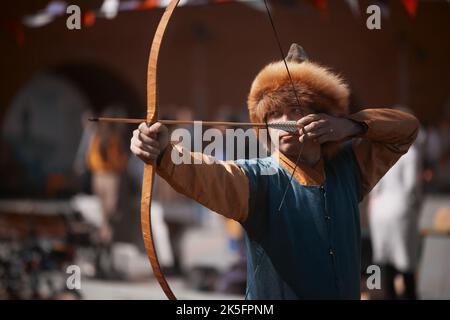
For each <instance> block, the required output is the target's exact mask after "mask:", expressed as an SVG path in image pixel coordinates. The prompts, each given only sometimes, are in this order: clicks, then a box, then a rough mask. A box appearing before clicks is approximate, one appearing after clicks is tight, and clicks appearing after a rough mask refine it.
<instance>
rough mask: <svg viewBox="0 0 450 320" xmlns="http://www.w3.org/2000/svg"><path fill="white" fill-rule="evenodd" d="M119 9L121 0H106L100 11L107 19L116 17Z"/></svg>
mask: <svg viewBox="0 0 450 320" xmlns="http://www.w3.org/2000/svg"><path fill="white" fill-rule="evenodd" d="M118 11H119V0H104V1H103V4H102V6H101V7H100V13H101V14H102V15H103V16H104V17H105V18H106V19H114V18H115V17H116V16H117V12H118Z"/></svg>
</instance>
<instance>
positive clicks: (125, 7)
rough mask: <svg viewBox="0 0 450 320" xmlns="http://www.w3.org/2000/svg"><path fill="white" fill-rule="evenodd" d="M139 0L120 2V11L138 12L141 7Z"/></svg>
mask: <svg viewBox="0 0 450 320" xmlns="http://www.w3.org/2000/svg"><path fill="white" fill-rule="evenodd" d="M140 3H141V2H140V1H139V0H128V1H120V3H119V11H131V10H136V9H137V8H138V7H139V5H140Z"/></svg>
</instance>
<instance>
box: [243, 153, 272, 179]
mask: <svg viewBox="0 0 450 320" xmlns="http://www.w3.org/2000/svg"><path fill="white" fill-rule="evenodd" d="M235 163H236V164H237V165H238V166H239V167H241V168H242V169H243V170H244V171H245V172H246V173H247V175H249V174H251V175H257V176H259V175H267V171H268V170H271V172H272V171H274V170H276V169H277V168H278V165H277V162H276V161H275V160H274V159H273V157H271V156H269V157H264V158H252V159H239V160H236V161H235Z"/></svg>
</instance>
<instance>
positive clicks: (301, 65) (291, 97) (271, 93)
mask: <svg viewBox="0 0 450 320" xmlns="http://www.w3.org/2000/svg"><path fill="white" fill-rule="evenodd" d="M286 62H287V65H288V68H289V72H290V74H291V77H292V82H293V83H294V87H295V90H296V92H297V95H298V100H299V102H300V106H305V107H309V108H311V109H313V110H314V111H316V112H318V113H319V112H323V113H328V114H331V115H335V116H343V115H346V114H348V101H349V89H348V86H347V84H346V83H345V82H344V81H343V79H342V78H341V77H340V76H339V75H337V74H334V73H333V72H331V71H330V70H329V69H327V68H325V67H323V66H320V65H319V64H316V63H313V62H310V61H309V60H308V57H307V56H306V53H305V51H304V50H303V48H302V47H301V46H299V45H298V44H296V43H293V44H292V45H291V48H290V49H289V53H288V55H287V57H286ZM247 104H248V111H249V117H250V121H252V122H265V120H266V119H265V117H266V114H267V112H268V111H269V110H270V108H271V107H273V106H276V105H297V104H298V103H297V99H296V96H295V93H294V91H293V90H292V84H291V82H290V79H289V74H288V73H287V70H286V67H285V65H284V61H278V62H274V63H270V64H269V65H267V66H266V67H264V68H263V69H262V70H261V71H260V72H259V74H258V75H257V76H256V78H255V80H253V83H252V86H251V89H250V93H249V95H248V100H247Z"/></svg>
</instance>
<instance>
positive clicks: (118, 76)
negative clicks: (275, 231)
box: [0, 0, 450, 299]
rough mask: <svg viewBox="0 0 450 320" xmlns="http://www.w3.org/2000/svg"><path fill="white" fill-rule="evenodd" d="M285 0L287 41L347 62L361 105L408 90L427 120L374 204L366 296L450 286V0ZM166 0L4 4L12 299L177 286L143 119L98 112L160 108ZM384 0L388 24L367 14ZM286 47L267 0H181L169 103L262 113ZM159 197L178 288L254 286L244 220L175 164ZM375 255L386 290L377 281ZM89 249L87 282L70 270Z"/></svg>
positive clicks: (345, 70) (181, 108)
mask: <svg viewBox="0 0 450 320" xmlns="http://www.w3.org/2000/svg"><path fill="white" fill-rule="evenodd" d="M269 3H270V9H271V13H272V15H273V18H274V21H275V24H276V28H277V30H278V33H279V36H280V39H281V42H282V45H283V48H284V50H285V52H287V50H288V48H289V46H290V44H291V43H292V42H297V43H299V44H301V45H302V46H303V47H304V48H305V50H306V51H307V52H308V54H309V56H310V57H311V59H312V60H314V61H317V62H319V63H322V64H324V65H327V66H330V67H331V68H332V69H333V70H335V71H337V72H338V73H340V74H341V75H342V76H343V77H344V78H345V79H346V80H347V81H348V83H349V84H350V87H351V90H352V96H351V110H352V112H356V111H358V110H360V109H363V108H368V107H370V108H376V107H396V108H401V109H403V110H407V111H408V112H412V113H414V114H415V115H416V116H417V117H418V118H419V120H420V121H421V124H422V128H421V132H420V134H419V137H418V139H417V142H416V144H415V145H414V147H413V148H412V149H411V151H410V152H408V154H407V156H405V157H404V161H401V162H399V163H397V165H396V166H395V167H394V168H393V169H392V170H391V171H390V173H389V174H388V175H387V176H386V177H385V178H383V180H382V181H381V182H380V184H379V185H378V186H377V187H376V188H375V190H374V191H373V192H372V194H371V195H370V196H369V197H367V198H366V200H365V201H364V202H363V203H361V211H362V225H361V228H362V236H363V247H362V255H363V265H362V274H361V277H362V279H363V281H362V288H361V289H362V298H363V299H394V298H398V299H415V298H418V299H450V59H449V57H450V41H449V39H450V3H449V1H445V0H442V1H439V0H435V1H432V0H430V1H418V0H403V1H401V0H395V1H394V0H391V1H388V0H386V1H356V0H346V1H326V0H279V1H270V2H269ZM166 4H167V1H165V0H147V1H144V0H142V1H138V0H121V1H119V0H96V1H89V2H87V1H75V0H73V1H70V2H67V1H60V0H36V1H32V2H30V1H24V0H23V1H14V2H13V1H8V2H3V3H2V4H1V6H2V9H1V10H0V39H1V41H0V50H1V55H2V57H3V58H2V59H1V60H0V67H1V71H2V72H1V73H2V77H1V83H0V84H1V85H0V299H162V298H164V296H163V292H162V290H161V289H160V287H159V285H158V283H157V281H156V280H155V279H154V278H153V276H152V272H151V268H150V264H149V262H148V258H147V256H146V254H145V251H144V249H143V243H142V238H141V234H140V232H141V231H140V219H139V207H140V184H141V175H142V169H143V165H142V163H141V162H140V161H139V160H137V159H136V158H135V157H132V156H131V154H130V151H129V140H130V138H131V135H132V130H133V129H135V126H133V125H104V124H101V125H99V124H95V123H91V122H89V121H87V119H88V118H89V117H92V116H109V117H135V118H144V117H145V113H146V72H147V59H148V52H149V49H150V44H151V40H152V37H153V34H154V32H155V30H156V26H157V23H158V21H159V19H160V17H161V15H162V13H163V8H164V6H165V5H166ZM373 4H375V5H377V6H378V7H379V8H380V10H381V29H379V30H369V29H368V28H367V26H366V21H367V19H368V17H369V16H370V15H369V14H367V13H366V10H367V7H368V6H369V5H373ZM69 5H78V6H79V8H80V9H81V10H80V13H81V16H80V23H81V25H80V29H76V30H69V29H68V28H67V25H66V23H67V22H68V19H69V17H70V16H71V14H68V13H66V8H67V7H68V6H69ZM279 59H280V56H279V52H278V48H277V46H276V42H275V38H274V36H273V32H272V29H271V26H270V23H269V21H268V17H267V13H266V11H265V8H264V4H263V2H262V0H255V1H253V0H248V1H224V0H211V1H208V0H198V1H197V0H191V1H181V3H180V7H179V8H178V9H177V10H176V12H175V14H174V16H173V19H172V21H171V23H170V24H169V26H168V28H167V31H166V34H165V39H164V42H163V45H162V49H161V52H160V56H159V63H158V67H159V70H158V85H159V87H158V94H159V98H158V99H159V108H160V110H161V114H160V118H163V119H164V118H165V119H191V120H193V119H203V120H225V121H227V120H228V121H238V120H241V121H246V120H247V109H246V95H247V93H248V90H249V88H250V84H251V81H252V80H253V78H254V76H255V75H256V74H257V72H258V71H259V70H260V69H261V68H262V67H263V66H264V65H265V64H267V63H269V62H271V61H274V60H279ZM187 128H188V129H189V127H187ZM172 129H174V128H172ZM222 129H224V128H222ZM216 156H217V157H220V155H216ZM105 159H109V161H106V160H105ZM402 159H403V158H402ZM392 203H398V204H401V205H400V206H397V208H393V207H395V206H391V205H387V204H392ZM391 211H392V212H391ZM152 212H154V217H153V219H154V220H153V221H154V222H153V223H154V226H153V229H154V232H155V234H156V239H155V242H156V245H157V249H158V252H159V258H160V262H161V264H162V266H163V271H164V273H165V274H166V275H167V277H168V280H169V283H170V284H171V286H172V287H173V289H174V292H175V294H176V295H177V297H179V298H186V299H242V298H243V297H244V291H245V281H246V274H245V272H246V270H245V267H246V261H245V249H244V248H243V245H242V230H241V229H240V227H239V225H237V224H235V223H233V222H232V221H228V220H226V219H224V218H222V217H221V216H218V215H217V214H215V213H212V212H209V210H208V209H206V208H204V207H202V206H200V205H198V204H196V203H194V202H192V201H190V200H188V199H186V198H184V197H182V196H180V195H178V194H177V193H176V192H175V191H173V189H171V188H170V187H169V186H168V185H167V184H165V182H164V181H163V180H161V179H158V180H157V181H156V186H155V195H154V201H153V211H152ZM397 230H398V231H399V232H398V234H397ZM393 234H395V236H393ZM372 264H376V265H379V266H381V268H382V271H383V272H382V274H383V277H382V278H383V279H382V284H383V286H382V288H383V289H372V290H369V289H368V288H367V286H366V279H367V278H368V276H370V274H367V272H366V270H367V267H368V266H370V265H372ZM71 265H76V266H78V267H79V268H80V271H81V288H80V289H77V290H71V289H70V288H69V287H68V286H67V280H68V277H70V275H71V273H70V272H68V271H67V270H68V269H67V268H68V267H69V266H71Z"/></svg>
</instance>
